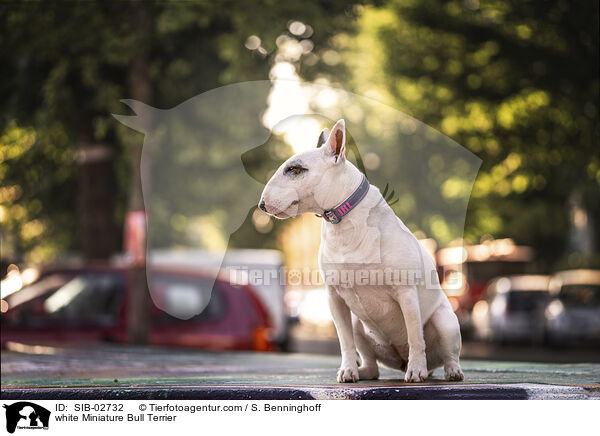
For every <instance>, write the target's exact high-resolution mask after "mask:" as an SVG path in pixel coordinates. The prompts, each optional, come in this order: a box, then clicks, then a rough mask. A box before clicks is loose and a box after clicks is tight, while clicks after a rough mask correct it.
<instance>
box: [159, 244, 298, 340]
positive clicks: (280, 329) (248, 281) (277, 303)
mask: <svg viewBox="0 0 600 436" xmlns="http://www.w3.org/2000/svg"><path fill="white" fill-rule="evenodd" d="M151 258H152V262H153V264H154V265H156V266H170V265H176V266H180V267H181V266H185V267H186V268H197V267H202V266H211V267H212V268H214V269H216V270H220V271H221V273H222V274H223V275H224V276H226V277H227V280H229V281H231V282H235V283H239V284H245V285H249V286H250V287H252V289H253V290H254V291H255V292H256V295H257V296H258V297H259V298H260V300H261V302H262V304H263V306H264V307H265V309H266V310H267V313H268V314H269V319H270V320H271V323H272V328H271V329H270V330H269V340H270V341H271V343H273V344H275V345H276V346H277V348H279V349H281V350H285V349H286V348H287V343H288V340H289V333H290V324H291V322H290V317H289V313H288V310H287V308H286V306H285V302H284V294H285V280H284V277H282V274H283V254H282V253H281V252H280V251H278V250H264V249H260V250H254V249H228V250H227V251H226V253H225V256H224V257H221V256H218V253H217V254H215V253H214V252H210V251H206V250H189V249H188V250H181V249H180V250H171V249H165V250H153V251H152V252H151Z"/></svg>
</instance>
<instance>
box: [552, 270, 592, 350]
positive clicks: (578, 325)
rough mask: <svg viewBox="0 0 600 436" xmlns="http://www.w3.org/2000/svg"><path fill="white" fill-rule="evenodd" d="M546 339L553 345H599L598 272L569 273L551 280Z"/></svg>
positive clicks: (565, 272)
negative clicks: (580, 343)
mask: <svg viewBox="0 0 600 436" xmlns="http://www.w3.org/2000/svg"><path fill="white" fill-rule="evenodd" d="M549 291H550V295H551V296H552V300H551V301H550V302H549V303H548V306H547V307H546V311H545V315H546V336H547V339H548V342H549V343H550V344H553V345H567V344H574V343H578V342H590V343H600V271H598V270H583V269H581V270H570V271H562V272H560V273H558V274H555V275H554V276H552V279H551V280H550V286H549Z"/></svg>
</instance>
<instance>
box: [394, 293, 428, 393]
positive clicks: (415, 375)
mask: <svg viewBox="0 0 600 436" xmlns="http://www.w3.org/2000/svg"><path fill="white" fill-rule="evenodd" d="M396 295H397V301H398V303H399V304H400V309H401V310H402V315H403V316H404V322H405V323H406V333H407V335H408V367H407V369H406V374H405V376H404V381H406V382H421V381H423V380H425V379H426V378H427V358H426V357H425V339H424V338H423V324H422V322H421V309H420V307H419V296H418V294H417V289H416V288H414V287H404V288H401V289H398V291H397V292H396Z"/></svg>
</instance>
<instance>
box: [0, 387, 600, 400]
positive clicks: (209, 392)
mask: <svg viewBox="0 0 600 436" xmlns="http://www.w3.org/2000/svg"><path fill="white" fill-rule="evenodd" d="M1 398H2V399H3V400H15V401H16V400H97V399H102V400H337V399H340V400H341V399H352V400H530V399H536V400H542V399H546V400H550V399H552V400H554V399H579V400H582V399H600V392H598V391H597V390H594V389H588V388H581V387H571V386H547V385H532V384H517V385H464V386H456V387H447V386H414V387H411V386H402V387H397V388H389V387H376V388H373V387H368V388H361V387H352V388H344V387H340V388H315V387H310V388H309V387H298V388H288V387H279V386H169V387H164V386H159V387H149V386H140V387H128V388H106V387H73V388H43V389H39V388H37V389H32V388H21V389H18V388H17V389H2V394H1Z"/></svg>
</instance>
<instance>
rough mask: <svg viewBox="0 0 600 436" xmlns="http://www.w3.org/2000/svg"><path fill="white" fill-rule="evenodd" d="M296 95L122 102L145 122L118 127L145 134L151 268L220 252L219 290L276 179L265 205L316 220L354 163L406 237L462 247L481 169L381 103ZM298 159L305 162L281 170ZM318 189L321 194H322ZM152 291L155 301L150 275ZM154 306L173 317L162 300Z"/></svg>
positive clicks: (228, 90) (282, 84) (289, 85)
mask: <svg viewBox="0 0 600 436" xmlns="http://www.w3.org/2000/svg"><path fill="white" fill-rule="evenodd" d="M297 87H298V83H297V82H296V83H294V82H292V81H286V80H274V81H255V82H245V83H237V84H232V85H227V86H224V87H221V88H217V89H214V90H211V91H208V92H206V93H203V94H200V95H198V96H196V97H193V98H191V99H189V100H187V101H185V102H183V103H181V104H180V105H178V106H176V107H174V108H171V109H167V110H164V109H157V108H153V107H150V106H148V105H146V104H144V103H141V102H138V101H133V100H123V103H125V104H126V105H128V106H129V107H130V108H131V109H132V110H133V112H134V113H135V115H114V116H115V118H116V119H118V120H119V121H120V122H121V123H122V124H124V125H125V126H127V127H130V128H132V129H134V130H137V131H139V132H142V133H144V145H143V151H142V161H141V166H142V168H141V169H142V171H141V173H142V190H143V196H144V204H145V208H146V216H147V230H148V231H147V244H146V247H147V248H146V249H147V255H148V256H147V258H148V259H152V256H153V255H154V256H159V255H160V253H161V252H164V251H166V250H172V249H174V248H177V249H182V250H187V251H188V252H191V251H193V250H198V249H199V248H203V249H205V250H210V251H211V252H212V255H211V259H210V264H207V265H206V266H208V267H209V268H208V269H207V274H209V275H210V274H213V275H214V277H213V278H214V279H215V280H216V277H217V275H218V272H219V269H220V267H221V264H222V263H223V260H224V259H225V256H226V252H227V247H228V245H230V244H236V245H238V246H239V245H240V244H239V243H238V242H239V241H238V242H235V234H236V231H237V230H238V229H240V228H241V227H242V226H243V225H245V223H250V224H248V225H249V226H252V219H253V214H254V212H255V208H256V207H257V200H258V199H259V198H260V197H261V193H262V192H263V188H264V185H265V184H266V183H267V181H268V180H269V179H270V178H271V176H272V175H273V174H275V178H274V181H273V183H272V184H271V187H273V195H270V194H269V193H268V192H269V190H270V189H269V190H267V197H268V198H266V199H265V203H266V205H267V206H269V207H271V208H272V211H273V212H276V213H277V214H278V215H279V217H281V218H285V217H287V216H292V215H297V214H299V213H302V212H305V211H311V212H312V211H315V210H317V209H316V208H315V207H314V206H315V205H316V204H318V205H319V206H323V207H322V208H321V207H320V209H321V212H322V211H323V209H324V208H325V207H327V206H335V205H329V204H328V200H331V198H328V197H329V196H330V194H331V193H332V192H334V191H335V190H336V189H337V188H339V187H340V186H341V185H340V180H338V179H336V175H337V173H338V171H337V169H338V168H340V167H341V164H342V163H343V162H344V159H346V160H348V161H352V162H353V164H354V165H355V166H356V167H357V168H358V170H359V171H360V172H362V173H363V174H365V175H366V176H367V177H368V180H369V182H370V183H371V184H372V185H375V186H377V187H379V188H380V189H381V191H382V194H383V196H384V197H385V199H386V200H388V202H389V203H391V201H390V200H392V197H394V198H393V200H398V201H397V202H396V203H395V204H394V206H393V207H394V211H395V212H396V213H397V214H398V215H399V216H401V217H402V219H403V220H404V221H405V222H406V224H407V226H408V227H410V228H421V229H422V230H423V232H424V233H426V234H427V235H431V236H433V237H435V238H436V239H438V240H440V241H442V242H448V241H449V240H453V239H458V238H461V237H462V232H463V229H464V219H465V215H466V209H467V204H468V200H469V196H470V191H471V187H472V185H473V182H474V180H475V176H476V174H477V170H478V168H479V165H480V163H481V160H480V159H478V158H477V157H476V156H475V155H473V154H472V153H470V152H469V151H468V150H466V149H465V148H463V147H461V146H460V145H458V144H456V143H455V142H454V141H452V140H451V139H449V138H447V137H446V136H444V135H442V134H441V133H439V132H437V131H436V130H435V129H433V128H431V127H429V126H427V125H425V124H423V123H421V122H419V121H418V120H415V119H414V118H412V117H410V116H408V115H406V114H404V113H402V112H400V111H398V110H396V109H394V108H391V107H389V106H386V105H384V104H382V103H380V102H377V101H375V100H372V99H369V98H367V97H362V96H358V95H355V94H352V93H349V92H346V91H343V90H340V89H335V88H332V87H330V86H326V85H320V84H310V83H303V84H302V87H303V88H302V93H301V94H302V95H304V96H308V97H307V98H308V99H309V100H310V101H306V102H304V103H303V104H297V100H298V99H299V98H300V97H299V94H298V92H297V89H296V88H297ZM277 95H279V97H277ZM286 95H287V97H285V96H286ZM281 96H284V97H285V98H283V99H282V98H281ZM277 101H283V105H279V106H278V104H277ZM276 107H279V109H277V110H276V109H275V108H276ZM342 118H343V119H344V120H345V123H342V124H339V125H336V126H335V127H334V128H333V130H332V132H331V134H329V131H323V133H322V135H321V138H322V140H323V143H322V145H321V147H319V148H318V149H316V148H315V145H316V143H317V142H318V141H317V140H318V138H319V132H320V131H321V129H323V127H325V126H327V127H329V128H331V126H332V125H334V122H335V120H339V119H342ZM344 124H345V125H344ZM123 133H125V130H123ZM123 136H124V137H126V136H127V135H126V134H125V135H123ZM135 140H136V141H139V139H137V138H136V139H135ZM281 144H285V145H286V147H287V149H285V147H279V145H281ZM271 146H273V147H272V148H273V150H269V151H266V152H265V149H267V148H269V147H271ZM292 148H293V149H292ZM359 148H360V153H358V149H359ZM309 149H311V150H310V151H306V150H309ZM271 151H273V152H271ZM294 152H296V153H295V154H296V156H295V158H294V159H297V160H298V162H296V163H295V164H294V165H288V166H289V167H290V168H288V167H281V168H280V169H279V170H277V168H278V167H279V166H280V164H281V163H282V162H284V161H286V159H287V158H289V156H290V155H292V154H294ZM344 152H345V153H344ZM317 156H322V157H323V159H316V157H317ZM287 163H289V164H292V163H294V162H292V160H290V161H288V162H287ZM363 163H364V166H363ZM275 179H277V180H278V182H275ZM318 180H320V181H321V182H320V183H318V185H319V187H320V188H319V189H318V190H317V189H312V188H314V187H315V186H317V181H318ZM287 182H289V183H287ZM293 185H295V186H293ZM388 186H389V187H391V188H393V189H391V188H390V189H389V191H390V192H388ZM384 187H385V188H384ZM392 190H393V191H394V192H391V191H392ZM275 191H277V195H275ZM332 198H333V197H332ZM232 235H234V236H233V239H232V240H230V237H232ZM247 244H248V241H243V244H241V245H242V246H248V245H247ZM204 260H205V259H203V262H204ZM211 267H212V268H211ZM209 279H210V277H209ZM148 285H149V288H150V293H151V295H153V296H154V294H153V288H155V286H153V283H152V275H151V274H150V275H149V276H148ZM203 301H205V302H207V300H206V299H204V300H203ZM155 303H156V305H157V306H158V307H159V308H161V309H163V310H165V311H167V312H169V310H168V308H167V307H166V306H165V307H162V306H161V304H162V303H161V301H160V299H155ZM203 309H204V307H200V306H199V307H194V308H193V309H190V310H189V311H187V312H186V313H188V315H189V314H192V312H194V313H200V312H202V310H203ZM169 313H170V312H169ZM170 314H171V315H172V316H176V317H180V318H181V317H182V316H180V315H181V314H176V313H170ZM188 317H189V316H185V317H183V318H188Z"/></svg>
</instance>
